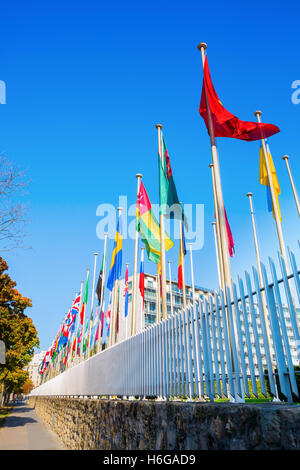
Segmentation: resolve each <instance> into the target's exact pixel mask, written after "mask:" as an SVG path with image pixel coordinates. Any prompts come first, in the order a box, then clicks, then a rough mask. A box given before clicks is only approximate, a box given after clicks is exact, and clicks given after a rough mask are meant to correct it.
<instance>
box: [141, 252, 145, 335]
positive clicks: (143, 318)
mask: <svg viewBox="0 0 300 470" xmlns="http://www.w3.org/2000/svg"><path fill="white" fill-rule="evenodd" d="M144 251H145V248H144V247H142V248H141V262H142V261H144ZM144 282H145V278H144ZM144 320H145V314H144V302H143V298H141V331H142V330H143V329H144V323H145V322H144Z"/></svg>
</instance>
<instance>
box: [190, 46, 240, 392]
mask: <svg viewBox="0 0 300 470" xmlns="http://www.w3.org/2000/svg"><path fill="white" fill-rule="evenodd" d="M206 48H207V44H206V43H205V42H201V43H200V44H199V45H198V49H199V50H200V52H201V58H202V66H203V71H204V64H205V50H206ZM204 91H205V97H206V104H207V115H208V128H209V136H210V144H211V154H212V161H213V175H214V183H215V193H216V214H217V213H218V221H219V229H220V242H221V243H220V246H221V250H220V254H221V258H220V260H222V261H221V262H220V265H221V266H222V265H223V271H224V295H225V298H226V302H227V304H228V303H229V300H228V296H227V289H226V286H228V288H229V289H230V291H231V297H232V298H233V287H232V278H231V267H230V259H229V251H228V237H227V230H226V220H225V209H224V199H223V190H222V182H221V173H220V164H219V156H218V150H217V146H216V140H215V134H214V126H213V121H212V116H211V110H210V107H209V101H208V97H207V93H206V89H205V88H204ZM216 217H217V216H216ZM227 310H228V309H227ZM232 310H233V314H234V316H235V314H238V312H235V309H232ZM226 322H227V329H228V336H229V345H230V356H231V364H232V371H233V373H235V372H236V371H235V364H234V360H233V349H232V344H233V342H232V337H233V335H235V329H236V323H235V322H234V327H233V331H232V330H231V328H230V322H229V318H228V311H227V315H226ZM236 379H237V380H238V378H237V377H236ZM237 399H238V398H237V395H236V396H235V400H237Z"/></svg>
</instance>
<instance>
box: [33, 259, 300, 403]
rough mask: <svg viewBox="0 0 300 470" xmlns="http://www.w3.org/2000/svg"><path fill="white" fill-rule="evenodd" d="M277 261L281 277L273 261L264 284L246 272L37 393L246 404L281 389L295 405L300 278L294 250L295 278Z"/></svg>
mask: <svg viewBox="0 0 300 470" xmlns="http://www.w3.org/2000/svg"><path fill="white" fill-rule="evenodd" d="M278 256H279V269H280V276H279V277H278V275H277V271H276V268H275V264H274V262H273V260H272V259H270V258H269V268H270V274H269V277H268V275H267V270H266V268H265V266H264V265H263V264H262V265H261V269H262V275H263V286H261V285H260V283H259V276H258V272H257V270H256V268H254V267H253V268H252V280H251V276H250V274H249V273H248V272H245V280H242V278H240V277H239V278H238V283H237V284H235V283H233V285H232V289H230V288H229V287H228V288H227V289H226V292H223V291H221V292H218V293H217V292H215V293H214V294H212V295H210V296H209V298H208V299H204V300H201V301H199V302H197V303H195V304H194V305H192V304H190V305H189V306H188V307H187V308H186V309H185V310H182V311H181V312H179V313H177V314H175V315H172V316H169V317H168V318H167V319H166V320H164V321H161V322H159V323H156V324H154V325H152V326H150V327H148V328H146V329H144V330H143V331H142V332H140V333H138V334H136V335H135V336H133V337H131V338H129V339H126V340H124V341H122V342H120V343H118V344H116V345H114V346H112V347H110V348H108V349H106V350H104V351H102V352H100V353H98V354H96V355H94V356H92V357H90V358H89V359H87V360H85V361H84V362H82V363H80V364H78V365H75V366H73V367H71V368H69V369H67V370H66V371H65V372H63V373H61V374H59V375H57V376H56V377H54V378H53V379H51V380H49V381H47V382H45V383H44V384H42V385H41V386H39V387H37V388H36V389H34V390H33V391H32V395H56V396H59V395H72V396H78V395H79V396H95V395H96V396H103V395H109V396H140V397H143V396H146V397H147V396H148V397H149V396H153V397H154V396H156V397H166V398H169V397H190V398H206V399H210V400H211V401H212V400H214V399H216V398H218V397H229V398H231V399H232V400H234V401H240V400H241V401H242V400H243V399H244V398H245V397H247V396H253V395H254V396H258V394H259V393H262V395H264V396H267V394H268V391H269V393H270V394H271V395H272V396H274V397H276V396H278V392H279V391H280V393H281V394H282V395H281V396H284V397H285V398H286V399H287V400H288V401H289V402H291V401H292V400H293V398H294V399H295V397H298V389H297V383H296V374H295V370H294V366H295V365H299V364H300V347H299V346H300V341H299V340H300V335H299V331H300V330H299V319H298V318H297V314H298V313H299V308H297V305H299V303H300V280H299V270H298V267H297V264H296V260H295V256H294V253H293V252H292V251H290V250H289V261H290V266H291V273H290V274H289V275H287V272H286V267H285V264H284V262H283V259H282V257H281V255H278ZM276 378H277V380H276ZM267 384H268V387H267ZM293 394H294V395H293Z"/></svg>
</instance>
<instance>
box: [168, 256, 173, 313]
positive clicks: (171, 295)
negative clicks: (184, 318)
mask: <svg viewBox="0 0 300 470" xmlns="http://www.w3.org/2000/svg"><path fill="white" fill-rule="evenodd" d="M168 264H169V278H170V303H171V315H173V294H172V275H171V264H172V261H168Z"/></svg>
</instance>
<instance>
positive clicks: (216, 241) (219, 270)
mask: <svg viewBox="0 0 300 470" xmlns="http://www.w3.org/2000/svg"><path fill="white" fill-rule="evenodd" d="M211 224H212V226H213V230H214V239H215V248H216V258H217V267H218V279H219V287H220V289H223V287H222V281H221V268H220V258H219V246H218V240H217V228H216V222H212V223H211Z"/></svg>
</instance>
